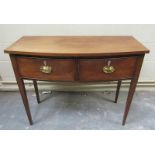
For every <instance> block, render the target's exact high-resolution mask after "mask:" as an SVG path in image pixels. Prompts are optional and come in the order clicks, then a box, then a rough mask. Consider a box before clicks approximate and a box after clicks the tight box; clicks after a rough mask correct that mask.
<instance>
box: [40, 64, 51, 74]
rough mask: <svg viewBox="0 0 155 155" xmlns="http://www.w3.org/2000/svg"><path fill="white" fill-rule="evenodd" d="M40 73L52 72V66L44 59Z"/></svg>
mask: <svg viewBox="0 0 155 155" xmlns="http://www.w3.org/2000/svg"><path fill="white" fill-rule="evenodd" d="M40 71H41V72H42V73H46V74H50V73H51V72H52V67H51V66H48V65H47V62H46V61H44V65H43V66H41V67H40Z"/></svg>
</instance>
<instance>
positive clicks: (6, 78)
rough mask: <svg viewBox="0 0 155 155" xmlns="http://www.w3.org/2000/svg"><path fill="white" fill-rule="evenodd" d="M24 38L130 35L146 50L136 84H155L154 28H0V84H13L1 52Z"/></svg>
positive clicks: (112, 26) (44, 26)
mask: <svg viewBox="0 0 155 155" xmlns="http://www.w3.org/2000/svg"><path fill="white" fill-rule="evenodd" d="M24 35H133V36H134V37H135V38H136V39H138V40H139V41H140V42H142V43H143V44H144V45H145V46H146V47H147V48H149V49H150V54H147V55H146V57H145V60H144V65H143V68H142V71H141V74H140V79H139V81H140V82H144V83H145V84H147V83H150V82H151V83H155V71H154V68H155V25H145V24H144V25H143V24H142V25H135V24H131V25H130V24H127V25H124V24H121V25H117V24H113V25H109V24H106V25H102V24H101V25H100V24H99V25H96V24H95V25H94V24H89V25H83V24H80V25H67V24H66V25H57V24H54V25H31V24H30V25H29V24H26V25H0V76H1V78H0V84H1V87H3V86H4V84H6V83H15V77H14V74H13V71H12V67H11V63H10V60H9V56H8V55H7V54H4V52H3V51H4V49H5V48H6V47H7V46H9V45H10V44H11V43H13V42H14V41H16V40H17V39H19V38H20V37H21V36H24Z"/></svg>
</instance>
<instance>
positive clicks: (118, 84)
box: [115, 80, 122, 103]
mask: <svg viewBox="0 0 155 155" xmlns="http://www.w3.org/2000/svg"><path fill="white" fill-rule="evenodd" d="M121 83H122V81H121V80H119V81H118V83H117V89H116V95H115V103H117V100H118V96H119V92H120V87H121Z"/></svg>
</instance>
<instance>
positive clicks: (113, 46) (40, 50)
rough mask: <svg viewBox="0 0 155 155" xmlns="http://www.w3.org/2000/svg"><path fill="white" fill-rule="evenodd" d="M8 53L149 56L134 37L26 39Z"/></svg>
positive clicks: (44, 37) (49, 37)
mask: <svg viewBox="0 0 155 155" xmlns="http://www.w3.org/2000/svg"><path fill="white" fill-rule="evenodd" d="M5 52H6V53H13V54H22V55H35V56H63V57H65V56H82V57H84V56H107V55H108V56H116V55H133V54H144V53H148V52H149V50H148V49H147V48H146V47H144V46H143V45H142V44H141V43H139V42H138V41H137V40H136V39H135V38H134V37H132V36H25V37H22V38H21V39H19V40H18V41H17V42H15V43H14V44H13V45H11V46H10V47H8V48H7V49H5Z"/></svg>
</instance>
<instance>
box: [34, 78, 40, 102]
mask: <svg viewBox="0 0 155 155" xmlns="http://www.w3.org/2000/svg"><path fill="white" fill-rule="evenodd" d="M33 85H34V90H35V93H36V98H37V102H38V103H40V97H39V90H38V85H37V81H36V80H33Z"/></svg>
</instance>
